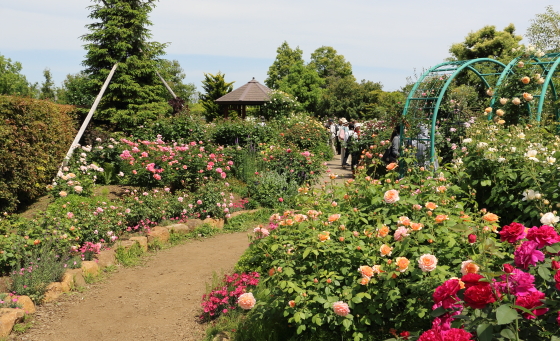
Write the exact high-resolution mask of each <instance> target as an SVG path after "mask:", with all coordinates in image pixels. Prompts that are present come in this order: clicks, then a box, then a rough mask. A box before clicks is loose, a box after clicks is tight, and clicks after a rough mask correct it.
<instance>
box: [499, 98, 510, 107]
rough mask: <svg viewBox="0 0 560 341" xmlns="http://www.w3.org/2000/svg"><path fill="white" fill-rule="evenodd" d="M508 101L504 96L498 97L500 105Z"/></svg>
mask: <svg viewBox="0 0 560 341" xmlns="http://www.w3.org/2000/svg"><path fill="white" fill-rule="evenodd" d="M508 101H509V99H507V98H504V97H502V98H500V104H501V105H505V104H506V103H507V102H508Z"/></svg>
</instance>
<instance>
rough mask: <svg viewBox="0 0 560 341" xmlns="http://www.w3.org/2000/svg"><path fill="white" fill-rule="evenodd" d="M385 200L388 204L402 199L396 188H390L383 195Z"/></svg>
mask: <svg viewBox="0 0 560 341" xmlns="http://www.w3.org/2000/svg"><path fill="white" fill-rule="evenodd" d="M387 180H389V179H387ZM383 200H384V201H385V202H386V203H388V204H394V203H396V202H397V201H399V200H400V197H399V192H398V191H397V190H395V189H390V190H388V191H387V192H385V194H384V195H383Z"/></svg>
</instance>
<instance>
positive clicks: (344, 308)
mask: <svg viewBox="0 0 560 341" xmlns="http://www.w3.org/2000/svg"><path fill="white" fill-rule="evenodd" d="M333 310H334V313H335V314H337V315H338V316H346V315H348V314H350V308H349V307H348V304H347V303H344V302H342V301H338V302H334V303H333Z"/></svg>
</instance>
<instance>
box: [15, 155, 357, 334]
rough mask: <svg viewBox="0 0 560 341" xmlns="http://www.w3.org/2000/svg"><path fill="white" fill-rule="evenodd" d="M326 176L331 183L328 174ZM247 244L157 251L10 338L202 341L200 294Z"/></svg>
mask: <svg viewBox="0 0 560 341" xmlns="http://www.w3.org/2000/svg"><path fill="white" fill-rule="evenodd" d="M328 167H329V169H330V170H331V172H333V173H335V174H338V175H339V177H338V178H337V179H336V180H335V181H336V182H337V183H340V182H343V181H345V180H347V179H350V178H352V173H351V172H350V170H349V169H348V167H347V169H342V167H341V165H340V156H338V155H337V156H335V157H334V159H333V160H331V161H330V162H328ZM324 181H330V179H329V177H328V174H325V176H324ZM114 190H115V192H118V188H114ZM112 191H113V190H111V192H112ZM252 227H253V226H247V228H248V229H250V228H252ZM247 246H248V238H247V232H240V233H234V234H223V235H217V236H215V237H212V238H208V239H201V240H193V241H189V242H186V243H185V244H182V245H179V246H175V247H173V248H169V249H165V250H162V251H158V252H157V253H155V254H152V255H150V256H149V257H148V259H147V260H146V262H145V263H144V264H143V265H140V266H137V267H133V268H122V267H119V268H117V270H116V271H115V272H114V273H110V274H108V275H107V278H106V279H105V280H103V281H100V282H98V283H95V284H92V285H89V286H88V287H87V288H86V289H85V290H84V291H83V292H73V293H70V294H65V295H63V296H62V297H61V298H60V299H58V300H57V301H55V302H51V303H47V304H45V305H43V306H39V307H38V310H37V313H36V314H34V317H33V319H34V323H33V327H32V328H31V329H28V330H27V331H26V332H25V333H24V334H22V335H15V334H14V333H12V335H11V336H10V337H9V340H18V341H24V340H25V341H74V340H104V341H112V340H115V341H116V340H119V341H137V340H152V341H154V340H161V341H164V340H165V341H175V340H202V339H203V337H204V335H205V332H204V331H205V329H206V325H204V324H199V323H198V319H197V316H198V315H199V314H200V313H201V308H200V301H201V298H202V295H203V294H205V293H206V287H207V285H210V284H211V283H212V277H213V274H214V273H216V274H218V275H221V274H223V273H225V272H231V270H232V269H233V267H234V265H235V264H236V263H237V261H238V259H239V257H240V256H241V255H242V254H243V252H244V251H245V249H246V248H247Z"/></svg>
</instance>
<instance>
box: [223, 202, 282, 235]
mask: <svg viewBox="0 0 560 341" xmlns="http://www.w3.org/2000/svg"><path fill="white" fill-rule="evenodd" d="M273 213H274V212H273V210H272V209H269V208H261V209H259V210H257V211H256V212H253V213H244V214H240V215H238V216H236V217H233V218H230V219H228V220H227V223H226V224H225V225H224V231H225V232H243V231H247V229H249V228H251V227H256V226H257V225H259V224H265V223H268V219H269V218H270V216H271V215H272V214H273Z"/></svg>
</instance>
